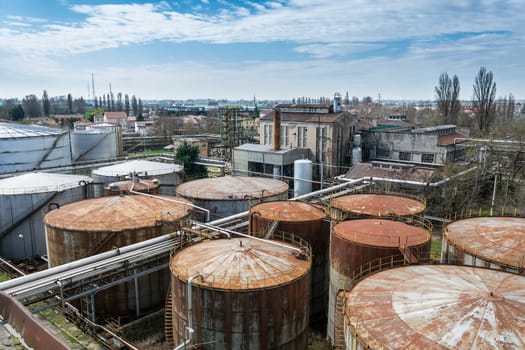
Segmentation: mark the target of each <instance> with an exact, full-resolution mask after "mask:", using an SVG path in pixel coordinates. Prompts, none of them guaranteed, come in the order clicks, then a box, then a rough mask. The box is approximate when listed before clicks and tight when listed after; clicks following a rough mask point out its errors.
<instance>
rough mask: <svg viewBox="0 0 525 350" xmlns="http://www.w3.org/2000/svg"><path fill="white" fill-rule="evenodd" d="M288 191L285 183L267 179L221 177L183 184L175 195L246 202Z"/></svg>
mask: <svg viewBox="0 0 525 350" xmlns="http://www.w3.org/2000/svg"><path fill="white" fill-rule="evenodd" d="M287 191H288V185H287V184H286V183H285V182H282V181H279V180H275V179H271V178H267V177H252V176H250V177H244V176H222V177H214V178H206V179H199V180H193V181H189V182H185V183H183V184H180V185H179V186H177V194H179V195H181V196H183V197H186V198H193V199H218V200H238V199H243V200H248V199H257V198H266V197H271V196H275V195H279V194H282V193H285V192H287Z"/></svg>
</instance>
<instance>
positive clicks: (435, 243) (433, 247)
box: [430, 239, 442, 260]
mask: <svg viewBox="0 0 525 350" xmlns="http://www.w3.org/2000/svg"><path fill="white" fill-rule="evenodd" d="M441 242H442V241H441V240H440V239H433V240H432V241H431V242H430V259H432V260H441Z"/></svg>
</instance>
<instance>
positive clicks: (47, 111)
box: [42, 90, 51, 117]
mask: <svg viewBox="0 0 525 350" xmlns="http://www.w3.org/2000/svg"><path fill="white" fill-rule="evenodd" d="M42 108H43V109H44V116H46V117H49V115H50V114H51V103H50V102H49V96H47V91H46V90H44V93H43V94H42Z"/></svg>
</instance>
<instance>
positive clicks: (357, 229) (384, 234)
mask: <svg viewBox="0 0 525 350" xmlns="http://www.w3.org/2000/svg"><path fill="white" fill-rule="evenodd" d="M333 234H334V235H336V236H337V237H339V238H341V239H343V240H346V241H349V242H353V243H356V244H362V245H370V246H378V247H400V246H401V247H405V246H417V245H420V244H423V243H425V242H428V241H429V240H430V238H431V236H430V232H429V231H428V230H426V229H424V228H422V227H416V226H411V225H407V224H405V223H403V222H399V221H393V220H384V219H362V220H350V221H343V222H340V223H339V224H337V225H335V226H334V228H333Z"/></svg>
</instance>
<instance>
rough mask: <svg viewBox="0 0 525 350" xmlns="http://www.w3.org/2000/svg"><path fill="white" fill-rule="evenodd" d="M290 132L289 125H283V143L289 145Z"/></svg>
mask: <svg viewBox="0 0 525 350" xmlns="http://www.w3.org/2000/svg"><path fill="white" fill-rule="evenodd" d="M289 133H290V130H289V128H288V125H286V126H281V145H283V146H288V141H289V140H288V139H289V136H288V135H289Z"/></svg>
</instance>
